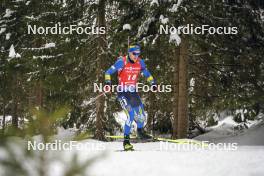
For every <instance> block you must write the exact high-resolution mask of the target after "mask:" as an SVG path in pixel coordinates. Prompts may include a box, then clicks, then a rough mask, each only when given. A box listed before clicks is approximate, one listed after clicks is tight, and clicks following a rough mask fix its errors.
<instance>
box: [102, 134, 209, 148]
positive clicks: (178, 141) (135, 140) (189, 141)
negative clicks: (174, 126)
mask: <svg viewBox="0 0 264 176" xmlns="http://www.w3.org/2000/svg"><path fill="white" fill-rule="evenodd" d="M106 137H107V138H110V139H114V140H116V139H124V136H110V135H109V136H106ZM130 140H131V142H133V143H144V142H157V141H162V142H170V143H176V144H192V145H200V146H208V144H207V143H205V142H202V141H198V140H194V139H169V138H160V137H154V136H152V138H150V139H139V138H137V137H136V136H130Z"/></svg>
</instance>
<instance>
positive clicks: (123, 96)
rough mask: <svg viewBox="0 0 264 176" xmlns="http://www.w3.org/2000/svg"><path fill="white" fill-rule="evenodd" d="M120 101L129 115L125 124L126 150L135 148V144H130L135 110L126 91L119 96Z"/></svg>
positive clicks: (124, 144)
mask: <svg viewBox="0 0 264 176" xmlns="http://www.w3.org/2000/svg"><path fill="white" fill-rule="evenodd" d="M118 99H119V102H120V104H121V106H122V108H123V110H124V111H125V113H126V115H127V120H126V123H125V126H124V143H123V146H124V150H133V145H131V144H130V142H129V140H130V137H129V135H130V131H131V125H132V122H133V120H134V110H133V109H132V107H131V105H130V104H129V99H128V96H127V95H126V94H125V93H121V94H119V96H118Z"/></svg>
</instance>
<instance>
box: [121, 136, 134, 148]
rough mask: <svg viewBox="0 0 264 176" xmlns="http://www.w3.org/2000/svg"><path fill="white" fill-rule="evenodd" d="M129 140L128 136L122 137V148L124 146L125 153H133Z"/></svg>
mask: <svg viewBox="0 0 264 176" xmlns="http://www.w3.org/2000/svg"><path fill="white" fill-rule="evenodd" d="M129 140H130V138H129V136H125V137H124V142H123V146H124V150H125V151H133V150H134V149H133V145H132V144H130V142H129Z"/></svg>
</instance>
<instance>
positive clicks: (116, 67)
mask: <svg viewBox="0 0 264 176" xmlns="http://www.w3.org/2000/svg"><path fill="white" fill-rule="evenodd" d="M123 67H124V62H123V60H122V58H120V59H118V60H117V61H116V62H115V63H114V65H112V66H111V67H110V68H109V69H108V70H106V72H105V82H106V83H111V75H112V74H114V73H115V72H116V71H118V70H121V69H122V68H123Z"/></svg>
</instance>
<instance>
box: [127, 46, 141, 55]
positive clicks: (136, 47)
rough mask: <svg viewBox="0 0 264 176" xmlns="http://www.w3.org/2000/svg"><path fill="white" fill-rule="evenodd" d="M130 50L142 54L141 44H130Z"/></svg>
mask: <svg viewBox="0 0 264 176" xmlns="http://www.w3.org/2000/svg"><path fill="white" fill-rule="evenodd" d="M128 52H129V53H132V52H133V53H137V54H140V46H139V45H131V46H129V49H128Z"/></svg>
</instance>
